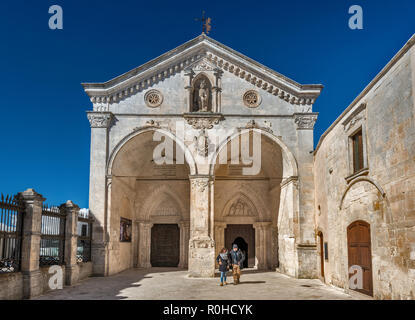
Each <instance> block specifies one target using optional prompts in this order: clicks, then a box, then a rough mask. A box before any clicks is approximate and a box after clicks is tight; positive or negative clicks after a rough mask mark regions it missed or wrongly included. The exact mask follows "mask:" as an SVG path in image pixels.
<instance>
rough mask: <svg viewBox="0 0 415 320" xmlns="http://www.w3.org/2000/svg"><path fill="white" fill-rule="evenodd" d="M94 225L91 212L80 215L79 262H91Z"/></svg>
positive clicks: (81, 212) (82, 212) (77, 251)
mask: <svg viewBox="0 0 415 320" xmlns="http://www.w3.org/2000/svg"><path fill="white" fill-rule="evenodd" d="M92 223H93V219H92V218H91V217H90V216H89V210H85V211H82V210H81V211H80V212H79V215H78V228H77V229H78V230H77V231H78V245H77V250H76V258H77V261H78V262H88V261H91V244H92Z"/></svg>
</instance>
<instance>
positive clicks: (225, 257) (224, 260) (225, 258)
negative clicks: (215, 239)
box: [216, 248, 230, 287]
mask: <svg viewBox="0 0 415 320" xmlns="http://www.w3.org/2000/svg"><path fill="white" fill-rule="evenodd" d="M216 261H217V262H218V264H219V271H220V286H221V287H222V286H223V283H225V285H227V284H228V283H227V282H226V273H227V272H228V270H229V266H230V259H229V253H228V250H227V249H226V248H222V250H221V251H220V253H219V255H218V257H217V258H216Z"/></svg>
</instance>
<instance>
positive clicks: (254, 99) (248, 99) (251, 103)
mask: <svg viewBox="0 0 415 320" xmlns="http://www.w3.org/2000/svg"><path fill="white" fill-rule="evenodd" d="M243 100H244V103H245V105H246V106H247V107H249V108H255V107H258V106H259V104H260V103H261V97H260V95H259V94H258V92H256V91H254V90H249V91H247V92H245V94H244V97H243Z"/></svg>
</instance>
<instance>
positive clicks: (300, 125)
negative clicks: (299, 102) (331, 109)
mask: <svg viewBox="0 0 415 320" xmlns="http://www.w3.org/2000/svg"><path fill="white" fill-rule="evenodd" d="M317 116H318V113H315V112H313V113H294V122H295V123H296V124H297V130H313V129H314V124H315V123H316V121H317Z"/></svg>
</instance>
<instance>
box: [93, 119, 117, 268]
mask: <svg viewBox="0 0 415 320" xmlns="http://www.w3.org/2000/svg"><path fill="white" fill-rule="evenodd" d="M87 115H88V120H89V122H90V124H91V159H90V161H91V163H90V165H91V167H90V177H89V210H90V213H91V214H92V216H93V217H94V219H95V220H94V224H93V231H92V252H91V254H92V261H93V274H95V275H101V276H104V275H108V254H109V253H108V241H109V230H108V228H109V224H108V220H109V219H108V216H109V214H110V211H108V208H107V201H108V199H109V198H110V196H109V195H108V190H107V184H108V185H109V186H110V181H109V183H108V181H107V177H106V173H107V172H106V165H107V160H108V131H109V128H110V126H111V124H112V122H113V119H114V117H113V114H112V113H111V112H93V111H91V112H88V113H87Z"/></svg>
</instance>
